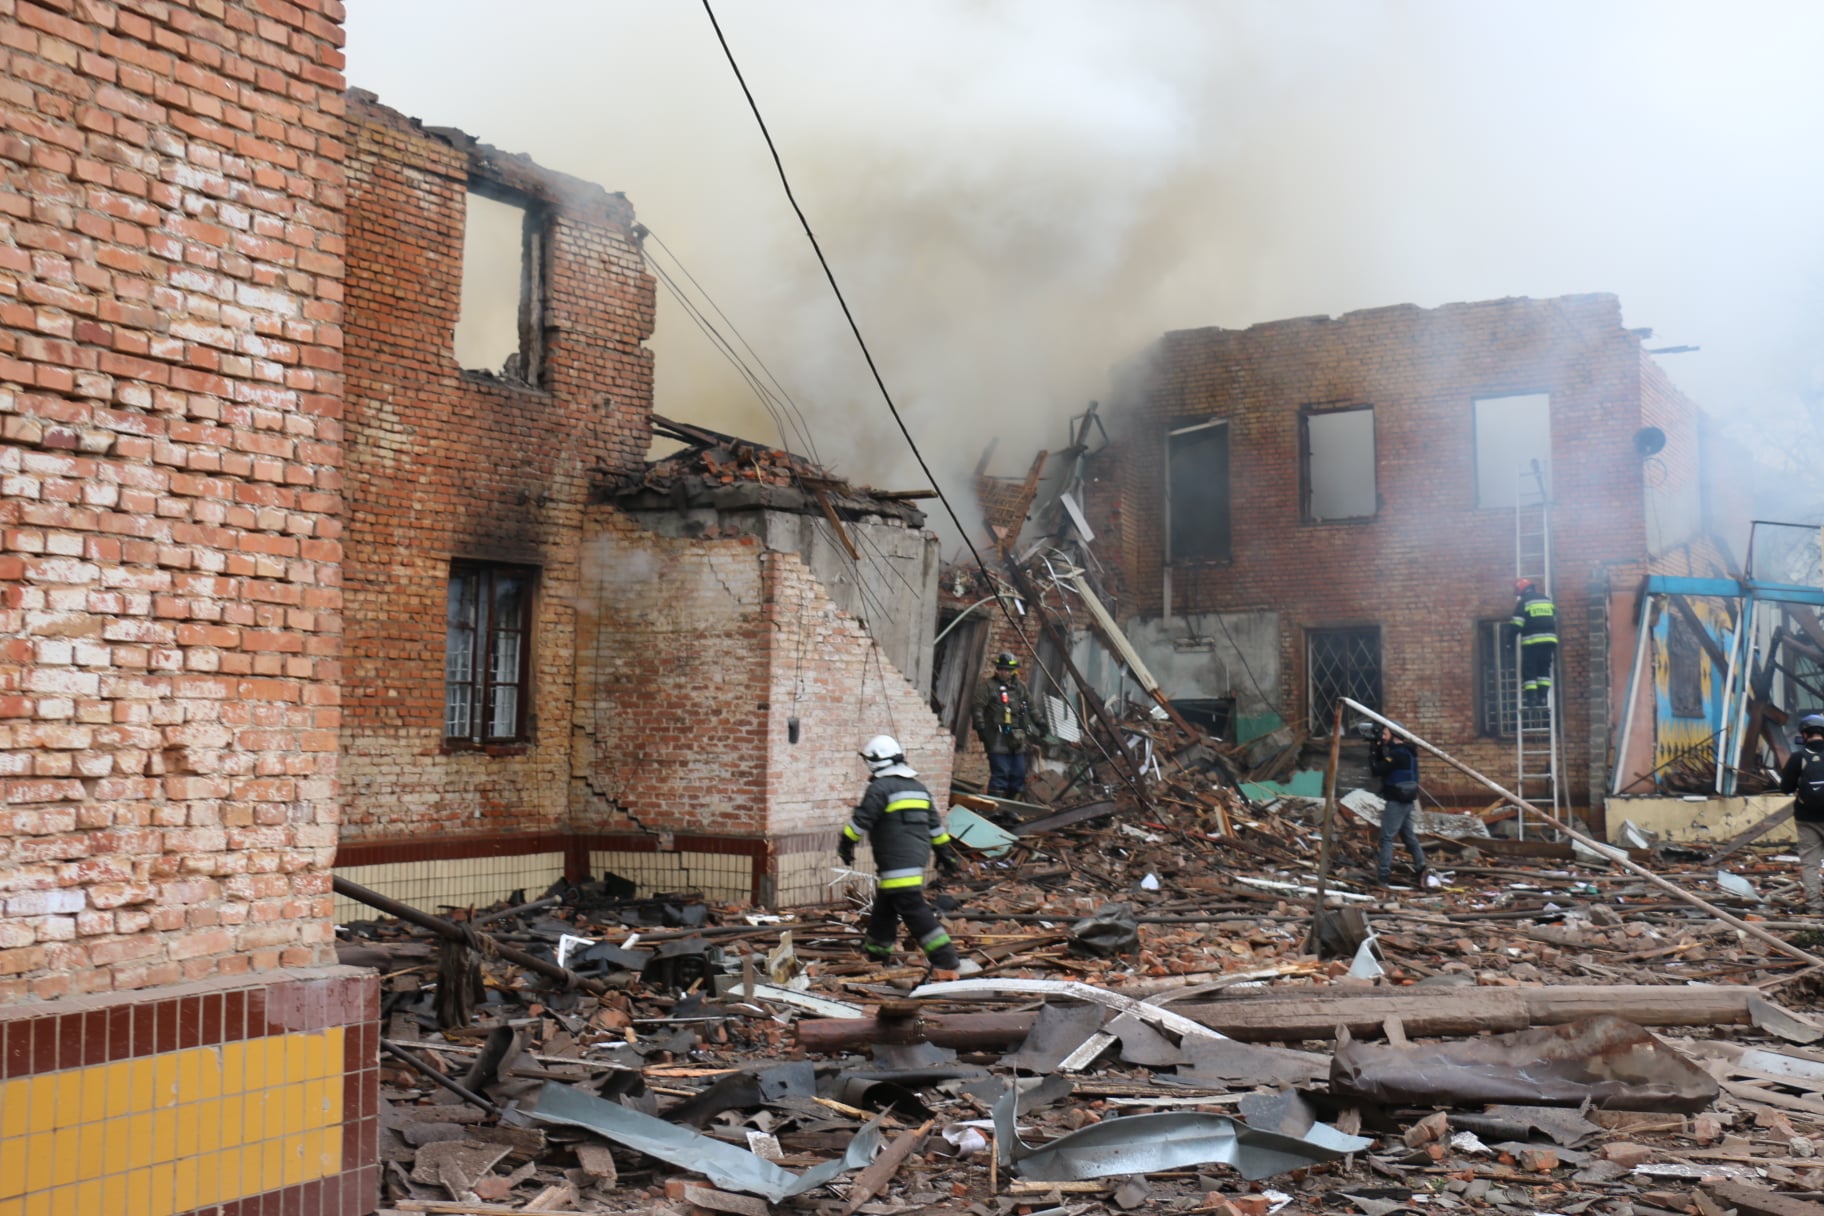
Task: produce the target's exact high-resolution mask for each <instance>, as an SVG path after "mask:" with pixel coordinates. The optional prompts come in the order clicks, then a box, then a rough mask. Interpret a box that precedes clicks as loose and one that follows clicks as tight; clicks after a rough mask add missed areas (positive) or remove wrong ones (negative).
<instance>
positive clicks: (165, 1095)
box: [152, 1051, 178, 1110]
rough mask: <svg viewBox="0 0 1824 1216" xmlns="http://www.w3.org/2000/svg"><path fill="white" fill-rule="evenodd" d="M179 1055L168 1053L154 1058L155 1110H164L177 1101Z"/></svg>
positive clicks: (153, 1104)
mask: <svg viewBox="0 0 1824 1216" xmlns="http://www.w3.org/2000/svg"><path fill="white" fill-rule="evenodd" d="M177 1055H178V1053H177V1052H175V1051H168V1052H165V1053H164V1054H163V1055H157V1056H153V1057H152V1109H153V1110H163V1109H164V1108H166V1107H168V1106H170V1105H172V1104H173V1103H174V1102H176V1101H177Z"/></svg>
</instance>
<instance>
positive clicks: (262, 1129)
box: [241, 1094, 276, 1144]
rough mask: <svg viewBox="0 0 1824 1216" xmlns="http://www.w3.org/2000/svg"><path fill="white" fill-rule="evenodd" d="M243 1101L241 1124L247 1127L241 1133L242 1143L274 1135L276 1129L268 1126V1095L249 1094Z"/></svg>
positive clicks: (253, 1141)
mask: <svg viewBox="0 0 1824 1216" xmlns="http://www.w3.org/2000/svg"><path fill="white" fill-rule="evenodd" d="M241 1102H242V1114H241V1126H242V1127H244V1128H246V1129H247V1130H246V1131H244V1132H242V1133H241V1143H243V1144H253V1143H256V1142H258V1141H260V1140H264V1139H265V1138H266V1137H267V1136H270V1135H273V1134H274V1132H275V1131H276V1129H272V1130H268V1128H267V1126H266V1095H264V1094H249V1095H247V1097H245V1098H243V1099H241Z"/></svg>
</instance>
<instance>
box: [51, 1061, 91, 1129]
mask: <svg viewBox="0 0 1824 1216" xmlns="http://www.w3.org/2000/svg"><path fill="white" fill-rule="evenodd" d="M84 1071H85V1070H84V1069H80V1068H72V1069H68V1070H67V1071H64V1072H55V1073H52V1074H51V1076H52V1077H53V1078H55V1079H56V1081H57V1090H56V1097H55V1098H53V1099H52V1101H53V1102H55V1103H56V1107H57V1109H56V1118H55V1122H54V1123H53V1126H55V1127H75V1126H76V1125H77V1124H78V1123H80V1122H82V1074H83V1072H84Z"/></svg>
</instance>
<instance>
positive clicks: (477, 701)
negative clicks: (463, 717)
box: [442, 558, 539, 751]
mask: <svg viewBox="0 0 1824 1216" xmlns="http://www.w3.org/2000/svg"><path fill="white" fill-rule="evenodd" d="M538 575H539V571H538V567H536V566H527V565H521V564H517V563H512V562H489V561H475V560H469V559H465V558H457V559H454V560H452V561H451V562H450V570H449V578H448V580H447V582H446V583H445V592H444V652H443V653H444V670H443V728H442V729H443V745H444V747H445V748H446V749H449V750H469V751H479V750H484V749H489V748H497V747H516V746H519V745H523V744H528V743H530V742H531V741H532V655H533V649H532V631H533V624H534V622H535V620H536V619H537V613H536V608H537V603H538V581H539V579H538ZM502 578H517V579H520V580H521V581H522V582H523V584H524V594H523V598H522V605H521V608H520V614H519V615H520V620H519V623H518V625H517V627H516V629H514V630H513V631H512V632H513V634H514V636H516V637H517V649H518V662H517V665H516V668H515V671H516V677H515V678H514V679H513V680H512V681H506V680H497V679H495V678H494V672H495V670H496V658H497V652H496V646H497V644H498V642H499V639H500V638H501V637H502V636H503V635H504V633H505V632H506V631H503V630H501V629H500V628H498V627H497V626H496V624H495V619H494V613H495V606H496V600H497V588H498V582H499V580H500V579H502ZM464 579H473V580H474V585H475V588H476V591H475V620H474V624H473V626H472V628H471V631H470V632H471V638H470V645H469V668H468V670H469V674H468V676H467V678H466V679H465V680H462V681H460V682H459V681H458V680H456V679H455V677H453V676H452V674H451V657H452V655H453V654H454V641H455V636H454V635H455V630H454V629H453V627H452V622H451V619H450V603H451V596H452V594H453V593H454V591H455V589H456V586H457V584H458V582H459V581H460V580H464ZM458 683H461V684H464V685H466V687H467V688H468V689H469V705H470V708H469V711H468V712H469V724H470V729H469V733H468V734H461V735H458V734H451V733H450V731H451V727H452V725H453V723H452V721H451V717H452V714H451V699H450V694H451V691H452V689H453V688H454V687H456V686H457V685H458ZM503 688H513V689H514V690H515V692H514V696H513V707H514V708H513V720H514V730H513V731H512V732H511V733H508V734H501V733H496V732H495V731H494V727H495V723H496V718H495V714H494V709H493V707H494V705H495V703H496V702H495V694H496V692H497V690H500V689H503Z"/></svg>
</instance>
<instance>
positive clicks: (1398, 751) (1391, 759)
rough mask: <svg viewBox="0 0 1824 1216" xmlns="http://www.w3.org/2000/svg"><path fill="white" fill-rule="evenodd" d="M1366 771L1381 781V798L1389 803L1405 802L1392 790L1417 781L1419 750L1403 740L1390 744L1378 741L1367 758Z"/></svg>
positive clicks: (1396, 740)
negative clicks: (1405, 783)
mask: <svg viewBox="0 0 1824 1216" xmlns="http://www.w3.org/2000/svg"><path fill="white" fill-rule="evenodd" d="M1368 771H1369V772H1371V773H1373V774H1374V775H1375V776H1377V777H1379V778H1380V779H1381V797H1383V798H1385V799H1387V800H1388V801H1389V802H1406V801H1408V799H1405V798H1402V797H1400V795H1399V793H1398V791H1397V790H1396V789H1395V788H1394V787H1395V786H1398V785H1400V784H1402V783H1404V782H1408V781H1410V782H1413V783H1414V784H1417V782H1418V780H1419V749H1418V748H1416V747H1414V746H1413V745H1412V744H1411V743H1409V742H1407V741H1406V740H1404V739H1395V740H1394V741H1393V742H1392V743H1381V742H1379V741H1378V740H1377V741H1376V743H1375V745H1374V751H1373V752H1372V753H1371V754H1370V755H1369V757H1368Z"/></svg>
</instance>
